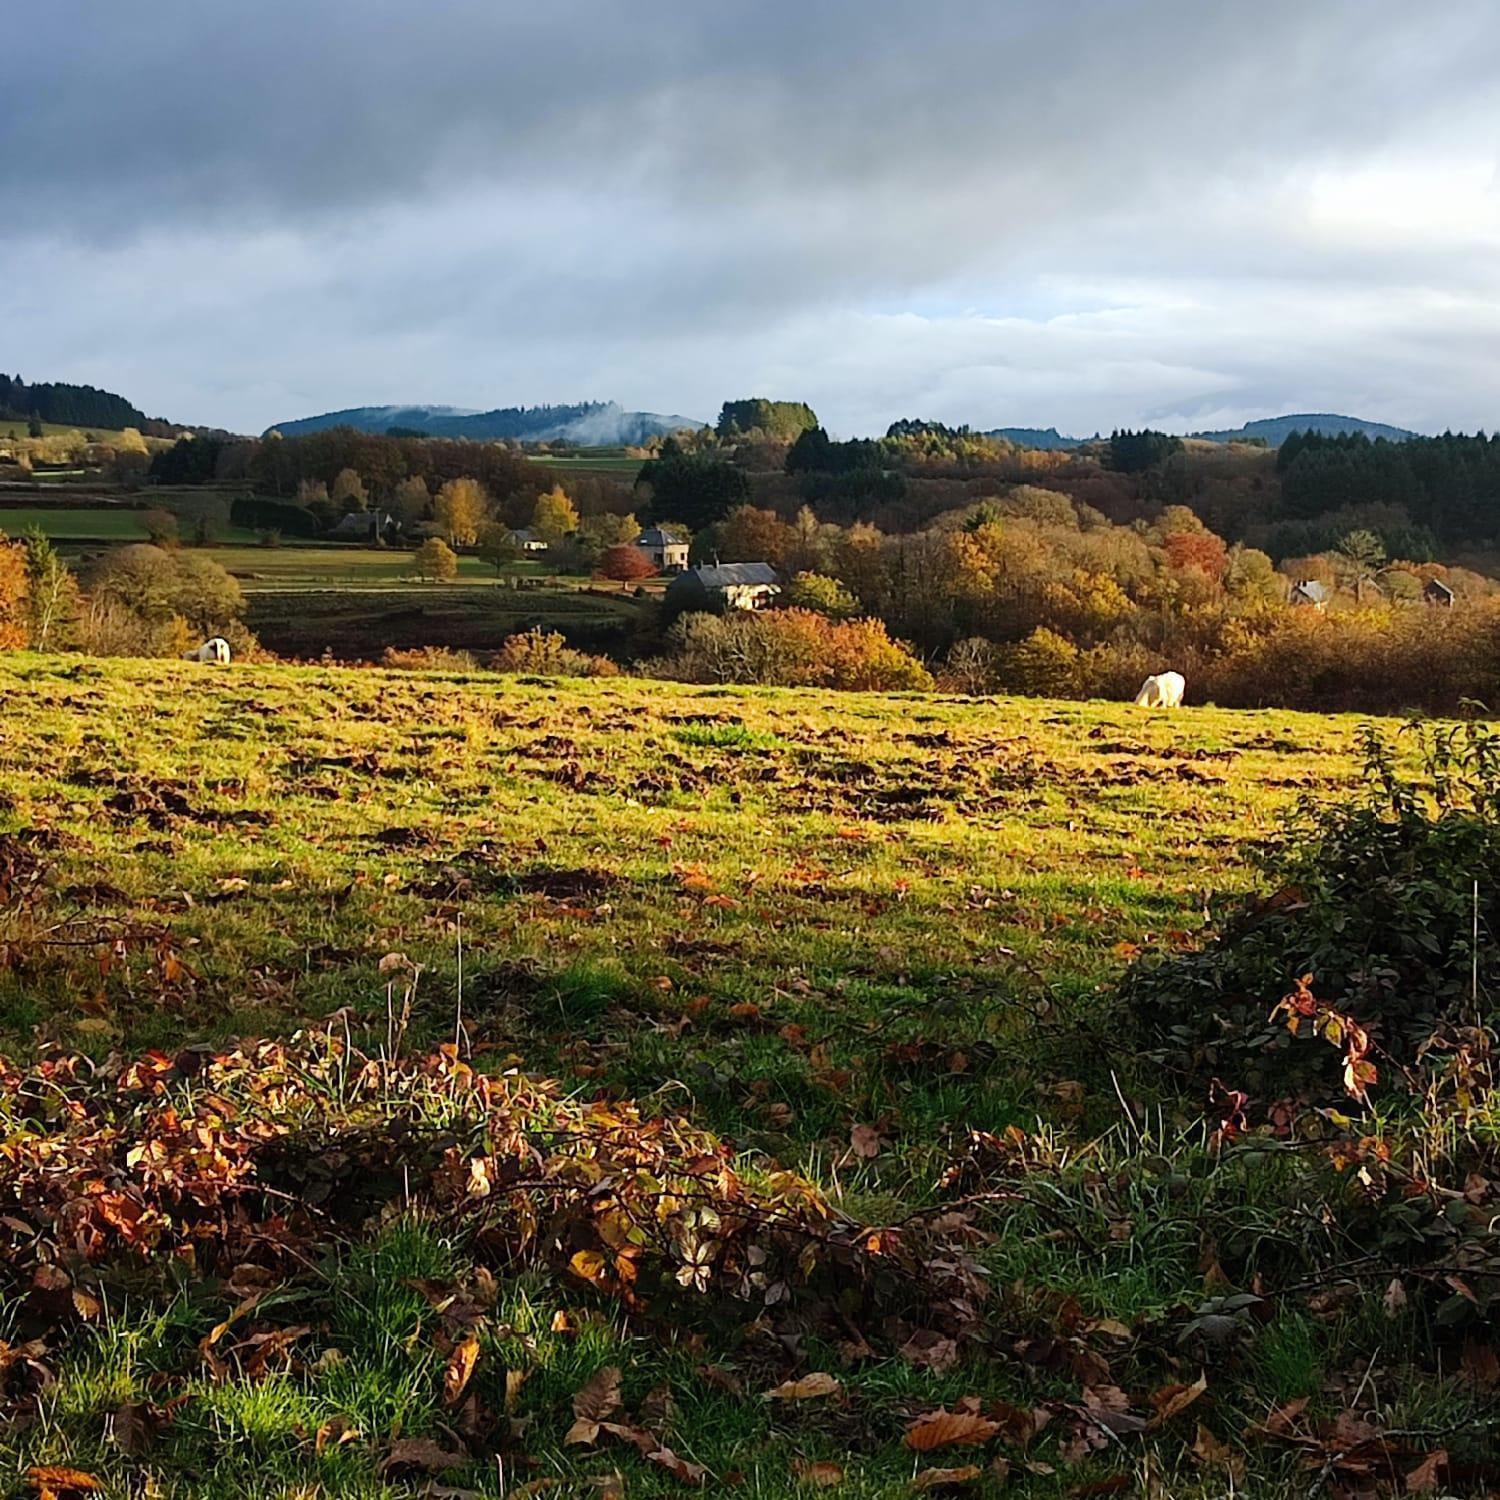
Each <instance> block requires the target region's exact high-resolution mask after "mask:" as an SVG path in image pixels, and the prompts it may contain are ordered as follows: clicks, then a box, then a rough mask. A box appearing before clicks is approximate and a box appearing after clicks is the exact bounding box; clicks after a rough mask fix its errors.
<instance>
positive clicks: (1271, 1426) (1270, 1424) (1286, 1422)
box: [1260, 1396, 1309, 1438]
mask: <svg viewBox="0 0 1500 1500" xmlns="http://www.w3.org/2000/svg"><path fill="white" fill-rule="evenodd" d="M1308 1399H1309V1398H1308V1397H1306V1396H1298V1397H1297V1399H1296V1400H1295V1401H1288V1402H1287V1403H1286V1405H1285V1406H1278V1407H1277V1408H1276V1410H1275V1411H1273V1412H1272V1413H1271V1415H1270V1416H1269V1417H1267V1418H1266V1420H1265V1421H1264V1422H1262V1423H1261V1425H1260V1430H1261V1431H1262V1432H1264V1433H1266V1434H1267V1436H1269V1437H1277V1438H1284V1437H1289V1436H1291V1432H1292V1424H1293V1423H1294V1422H1295V1421H1296V1420H1297V1418H1298V1417H1300V1416H1301V1415H1302V1411H1303V1408H1304V1407H1305V1406H1306V1405H1307V1403H1308Z"/></svg>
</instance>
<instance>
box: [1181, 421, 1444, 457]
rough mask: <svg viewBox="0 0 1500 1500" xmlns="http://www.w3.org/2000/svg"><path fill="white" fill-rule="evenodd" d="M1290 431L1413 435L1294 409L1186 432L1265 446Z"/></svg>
mask: <svg viewBox="0 0 1500 1500" xmlns="http://www.w3.org/2000/svg"><path fill="white" fill-rule="evenodd" d="M1294 432H1316V433H1318V434H1319V435H1320V436H1322V437H1341V436H1343V434H1344V433H1346V432H1362V433H1364V435H1365V436H1366V437H1368V438H1386V439H1388V440H1389V441H1390V442H1393V443H1403V442H1405V441H1406V439H1407V438H1414V437H1416V436H1417V434H1416V433H1415V432H1410V431H1408V430H1407V429H1406V428H1405V427H1392V426H1390V425H1389V424H1387V423H1385V422H1368V421H1366V420H1365V419H1364V418H1363V417H1341V416H1337V415H1335V414H1334V413H1332V412H1297V413H1295V414H1294V415H1292V416H1286V417H1262V418H1261V419H1260V420H1259V421H1256V422H1246V423H1245V425H1244V426H1243V427H1234V428H1229V429H1225V430H1223V431H1219V432H1190V433H1189V434H1188V436H1189V437H1195V438H1203V439H1205V440H1206V441H1208V442H1211V443H1243V442H1245V441H1246V440H1247V439H1250V438H1264V439H1265V441H1266V443H1267V445H1268V446H1269V447H1272V448H1279V447H1280V446H1281V445H1282V444H1283V443H1284V442H1285V441H1286V440H1287V439H1288V438H1289V437H1290V436H1291V435H1292V434H1293V433H1294Z"/></svg>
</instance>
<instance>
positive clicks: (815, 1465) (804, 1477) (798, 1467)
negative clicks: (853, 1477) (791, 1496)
mask: <svg viewBox="0 0 1500 1500" xmlns="http://www.w3.org/2000/svg"><path fill="white" fill-rule="evenodd" d="M792 1473H793V1474H794V1475H796V1477H797V1478H798V1479H800V1480H801V1481H802V1482H803V1484H810V1485H813V1486H815V1487H816V1488H817V1489H820V1490H826V1489H830V1488H832V1486H834V1485H836V1484H842V1483H843V1482H844V1471H843V1469H842V1468H840V1467H839V1465H838V1464H831V1463H829V1462H828V1461H827V1460H826V1459H817V1460H813V1461H811V1462H810V1461H809V1460H807V1459H805V1458H794V1459H793V1460H792Z"/></svg>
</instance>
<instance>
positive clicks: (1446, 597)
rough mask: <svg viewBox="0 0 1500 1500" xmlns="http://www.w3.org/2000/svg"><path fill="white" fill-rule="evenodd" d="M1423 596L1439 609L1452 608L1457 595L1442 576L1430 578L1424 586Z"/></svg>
mask: <svg viewBox="0 0 1500 1500" xmlns="http://www.w3.org/2000/svg"><path fill="white" fill-rule="evenodd" d="M1422 597H1423V598H1424V599H1425V600H1426V601H1427V602H1428V603H1429V604H1435V605H1437V607H1438V608H1439V609H1452V608H1453V601H1454V599H1455V597H1456V596H1455V594H1454V592H1453V590H1452V589H1450V588H1449V587H1448V585H1447V584H1446V583H1444V582H1443V581H1442V579H1441V578H1429V579H1428V580H1427V582H1426V584H1425V585H1424V586H1423V588H1422Z"/></svg>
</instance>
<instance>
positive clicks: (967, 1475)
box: [911, 1464, 980, 1490]
mask: <svg viewBox="0 0 1500 1500" xmlns="http://www.w3.org/2000/svg"><path fill="white" fill-rule="evenodd" d="M979 1473H980V1469H979V1465H978V1464H965V1465H964V1466H963V1467H962V1468H960V1469H923V1470H922V1472H921V1473H920V1474H918V1475H917V1477H916V1478H915V1479H913V1480H912V1482H911V1487H912V1488H913V1489H914V1490H937V1489H941V1488H942V1487H943V1486H944V1485H948V1484H972V1483H973V1482H974V1481H975V1480H976V1479H978V1478H979Z"/></svg>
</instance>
